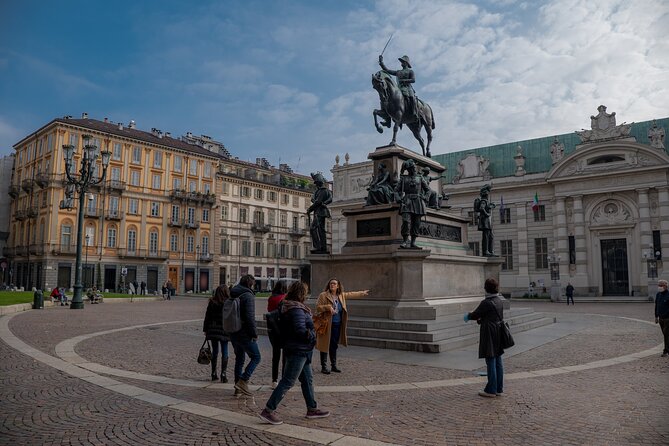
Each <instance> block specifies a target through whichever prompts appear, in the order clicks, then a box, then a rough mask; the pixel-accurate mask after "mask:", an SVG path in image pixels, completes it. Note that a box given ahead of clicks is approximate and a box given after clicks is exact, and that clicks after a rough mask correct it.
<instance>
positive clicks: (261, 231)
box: [251, 223, 272, 234]
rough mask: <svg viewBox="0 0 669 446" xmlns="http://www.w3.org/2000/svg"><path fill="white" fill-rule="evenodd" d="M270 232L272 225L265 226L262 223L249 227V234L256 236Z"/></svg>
mask: <svg viewBox="0 0 669 446" xmlns="http://www.w3.org/2000/svg"><path fill="white" fill-rule="evenodd" d="M271 230H272V225H265V224H262V223H253V224H252V225H251V232H255V233H257V234H264V233H266V232H269V231H271Z"/></svg>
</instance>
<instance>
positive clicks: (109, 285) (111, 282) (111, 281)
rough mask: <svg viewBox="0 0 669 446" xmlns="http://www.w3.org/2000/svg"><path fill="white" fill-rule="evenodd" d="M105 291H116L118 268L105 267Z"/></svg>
mask: <svg viewBox="0 0 669 446" xmlns="http://www.w3.org/2000/svg"><path fill="white" fill-rule="evenodd" d="M104 289H105V290H112V291H113V290H115V289H116V266H105V281H104Z"/></svg>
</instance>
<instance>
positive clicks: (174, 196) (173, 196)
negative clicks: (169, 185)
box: [170, 189, 188, 201]
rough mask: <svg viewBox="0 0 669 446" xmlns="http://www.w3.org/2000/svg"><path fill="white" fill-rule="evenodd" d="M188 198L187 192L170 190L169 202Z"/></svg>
mask: <svg viewBox="0 0 669 446" xmlns="http://www.w3.org/2000/svg"><path fill="white" fill-rule="evenodd" d="M187 197H188V192H186V191H185V190H183V189H172V190H171V191H170V200H172V201H182V200H186V199H187Z"/></svg>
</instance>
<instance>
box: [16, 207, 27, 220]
mask: <svg viewBox="0 0 669 446" xmlns="http://www.w3.org/2000/svg"><path fill="white" fill-rule="evenodd" d="M14 219H16V220H18V221H23V220H25V219H26V211H24V210H23V209H17V210H16V212H14Z"/></svg>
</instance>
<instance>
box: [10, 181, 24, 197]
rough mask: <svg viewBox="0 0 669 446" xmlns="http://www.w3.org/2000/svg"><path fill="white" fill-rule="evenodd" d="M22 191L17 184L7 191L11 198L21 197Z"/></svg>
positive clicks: (11, 185)
mask: <svg viewBox="0 0 669 446" xmlns="http://www.w3.org/2000/svg"><path fill="white" fill-rule="evenodd" d="M20 191H21V189H20V188H19V186H17V185H16V184H10V185H9V191H7V193H8V194H9V196H10V197H12V198H16V197H18V196H19V192H20Z"/></svg>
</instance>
